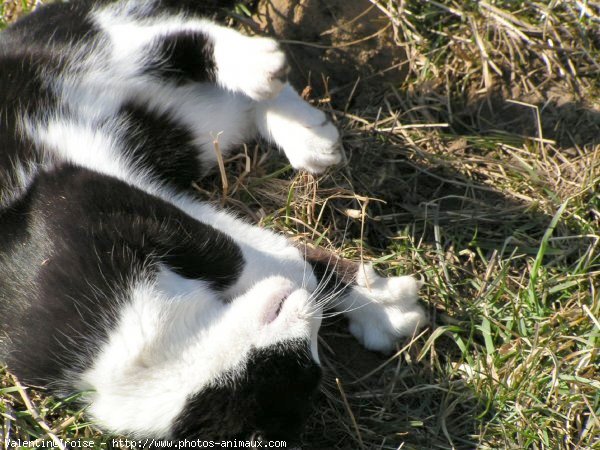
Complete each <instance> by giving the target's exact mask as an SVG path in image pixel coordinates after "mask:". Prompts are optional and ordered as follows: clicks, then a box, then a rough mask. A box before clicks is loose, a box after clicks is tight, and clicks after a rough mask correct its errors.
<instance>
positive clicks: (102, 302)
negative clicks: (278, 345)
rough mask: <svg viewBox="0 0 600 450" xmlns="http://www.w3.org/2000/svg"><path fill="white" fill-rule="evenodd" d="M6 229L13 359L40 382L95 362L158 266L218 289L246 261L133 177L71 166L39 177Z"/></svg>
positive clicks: (6, 314)
mask: <svg viewBox="0 0 600 450" xmlns="http://www.w3.org/2000/svg"><path fill="white" fill-rule="evenodd" d="M0 229H1V230H3V233H1V234H0V235H1V236H0V250H1V251H2V254H1V255H0V328H1V329H3V330H11V332H10V346H9V347H10V348H9V349H8V351H9V355H8V360H7V363H8V365H9V367H11V370H12V371H13V372H14V373H15V374H16V375H17V376H19V377H20V378H21V379H22V380H23V381H26V382H29V383H34V384H38V383H42V384H45V383H48V382H52V381H54V380H57V379H61V378H62V377H63V376H64V373H63V369H71V370H74V371H76V372H79V371H81V370H83V369H85V368H86V367H88V365H89V363H90V359H91V358H92V357H93V355H94V353H95V352H96V350H97V349H96V347H95V346H96V345H99V344H100V343H101V341H102V339H103V337H104V336H106V333H107V332H108V330H109V329H110V328H111V326H112V325H113V321H114V318H115V317H116V308H117V307H118V302H119V300H120V299H123V298H124V297H125V292H126V291H127V289H128V288H129V286H130V284H131V283H132V282H135V280H137V279H138V278H140V277H141V276H144V275H145V276H148V275H150V276H151V275H152V274H153V273H154V272H155V271H156V263H157V262H161V263H162V264H165V265H168V266H170V267H171V268H172V269H173V270H174V271H175V272H177V273H179V274H180V275H181V276H184V277H187V278H196V279H202V280H206V281H208V282H210V283H211V284H212V286H213V287H214V288H216V289H225V288H226V287H228V286H230V285H231V284H233V283H234V282H235V281H236V280H237V278H238V277H239V274H240V271H241V267H242V265H243V263H244V262H243V257H242V254H241V251H240V249H239V248H238V247H237V245H236V244H234V243H233V241H232V240H231V239H230V238H228V237H227V236H226V235H224V234H223V233H221V232H219V231H217V230H215V229H214V228H212V227H210V226H208V225H204V224H202V223H199V222H197V221H195V220H193V219H192V218H190V217H189V216H187V215H186V214H184V213H183V212H181V211H180V210H179V209H177V208H175V207H174V206H172V205H170V204H168V203H166V202H164V201H162V200H160V199H157V198H155V197H152V196H150V195H148V194H146V193H144V192H142V191H140V190H138V189H135V188H133V187H131V186H129V185H127V184H126V183H123V182H121V181H119V180H116V179H113V178H111V177H107V176H104V175H100V174H96V173H94V172H91V171H88V170H85V169H81V168H76V167H71V166H63V167H61V168H60V169H57V170H56V171H54V172H51V173H42V174H40V175H39V176H38V177H37V179H36V181H35V182H34V183H33V185H32V186H31V187H30V189H29V192H28V194H27V195H26V196H25V197H23V198H22V199H21V200H20V201H18V202H16V203H14V204H13V205H11V207H9V208H7V209H5V210H3V211H2V212H0ZM19 349H20V350H19Z"/></svg>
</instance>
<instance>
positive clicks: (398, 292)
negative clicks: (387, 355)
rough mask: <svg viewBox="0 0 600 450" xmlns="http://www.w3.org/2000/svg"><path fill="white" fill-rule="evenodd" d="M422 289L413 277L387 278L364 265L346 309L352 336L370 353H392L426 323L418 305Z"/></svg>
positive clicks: (349, 295) (348, 298)
mask: <svg viewBox="0 0 600 450" xmlns="http://www.w3.org/2000/svg"><path fill="white" fill-rule="evenodd" d="M421 285H422V282H420V281H418V280H416V279H414V278H413V277H410V276H401V277H391V278H383V277H380V276H379V275H377V273H376V272H375V270H374V269H373V267H372V266H371V265H361V267H360V269H359V271H358V274H357V279H356V286H354V287H353V288H352V290H351V292H350V293H349V294H348V296H347V298H346V299H345V305H344V306H345V309H347V312H346V315H347V316H348V318H349V320H350V332H351V333H352V334H353V335H354V337H356V339H358V340H359V342H361V343H362V344H363V345H364V346H365V347H366V348H368V349H370V350H377V351H381V352H390V351H392V350H393V349H394V345H395V343H396V341H397V340H398V339H399V338H401V337H406V336H412V335H413V334H415V332H416V331H417V330H418V329H419V328H420V327H422V326H423V325H424V324H425V322H426V315H425V311H424V310H423V308H422V307H421V306H420V305H419V304H418V303H417V299H418V293H419V288H420V287H421Z"/></svg>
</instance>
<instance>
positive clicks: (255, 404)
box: [172, 340, 321, 445]
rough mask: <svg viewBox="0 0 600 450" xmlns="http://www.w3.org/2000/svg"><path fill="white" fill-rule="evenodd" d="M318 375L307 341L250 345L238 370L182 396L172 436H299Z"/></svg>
mask: <svg viewBox="0 0 600 450" xmlns="http://www.w3.org/2000/svg"><path fill="white" fill-rule="evenodd" d="M320 380H321V368H320V367H319V365H318V364H317V363H316V362H314V360H313V359H312V357H311V355H310V351H309V343H308V342H306V341H301V340H297V341H291V342H285V343H281V344H278V345H276V346H273V347H269V348H264V349H256V350H254V351H253V352H252V354H251V356H250V359H249V361H248V364H247V366H246V368H245V370H243V372H241V374H238V375H236V374H224V376H223V377H222V381H221V383H219V384H218V385H214V386H211V387H208V388H206V389H204V390H202V391H201V392H198V393H197V394H195V395H194V396H193V397H192V398H190V399H188V403H187V405H186V406H185V408H184V410H183V413H182V414H181V415H180V416H179V417H178V418H177V419H176V420H175V423H174V424H173V430H172V433H173V436H174V437H175V438H176V439H197V438H202V439H214V440H218V439H225V438H238V439H249V438H250V437H252V436H260V437H261V438H262V439H264V440H276V439H281V440H286V441H287V442H288V445H291V444H292V443H294V442H296V441H298V440H299V438H300V433H301V431H302V427H303V425H304V422H305V420H306V418H307V416H308V414H309V413H310V410H311V408H312V401H313V397H314V395H315V393H316V392H317V389H318V386H319V383H320Z"/></svg>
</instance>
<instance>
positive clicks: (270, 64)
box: [214, 30, 289, 101]
mask: <svg viewBox="0 0 600 450" xmlns="http://www.w3.org/2000/svg"><path fill="white" fill-rule="evenodd" d="M223 34H224V35H226V36H225V37H226V38H220V39H217V40H215V44H214V45H215V47H214V55H215V63H216V66H217V81H218V83H219V84H220V85H221V86H223V87H224V88H225V89H228V90H230V91H234V92H242V93H244V94H246V95H247V96H248V97H250V98H252V99H253V100H256V101H262V100H266V99H270V98H274V97H276V96H277V95H278V94H279V92H281V90H282V89H283V87H284V85H285V82H286V78H287V74H288V71H289V66H288V64H287V60H286V57H285V53H284V52H283V51H282V49H281V47H280V46H279V44H278V43H277V41H275V40H273V39H270V38H265V37H249V36H244V35H242V34H240V33H237V32H235V31H233V30H226V32H223Z"/></svg>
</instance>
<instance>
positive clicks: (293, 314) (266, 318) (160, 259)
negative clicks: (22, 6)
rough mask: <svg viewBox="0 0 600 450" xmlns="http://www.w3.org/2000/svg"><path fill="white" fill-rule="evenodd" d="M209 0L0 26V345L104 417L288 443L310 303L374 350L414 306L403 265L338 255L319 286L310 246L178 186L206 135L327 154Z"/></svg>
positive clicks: (300, 161) (209, 140)
mask: <svg viewBox="0 0 600 450" xmlns="http://www.w3.org/2000/svg"><path fill="white" fill-rule="evenodd" d="M218 3H219V2H193V1H190V2H183V1H175V0H172V1H171V0H142V1H133V0H131V1H121V2H116V3H113V2H108V1H102V2H88V1H80V2H70V3H57V4H52V5H49V6H45V7H42V8H39V9H38V10H37V11H36V12H34V13H32V14H30V15H29V16H26V17H25V18H23V19H22V20H20V21H18V22H17V23H15V24H14V25H12V26H11V27H9V28H8V29H6V30H5V31H3V32H2V33H1V34H0V86H1V88H0V119H1V120H0V357H1V359H2V360H3V361H4V362H5V363H6V364H7V365H8V367H9V369H10V370H11V371H12V372H13V373H14V374H15V375H16V376H17V377H18V378H20V379H21V380H22V381H23V382H26V383H30V384H34V385H41V386H45V387H47V388H49V389H50V390H52V391H53V392H55V393H56V394H58V395H69V394H72V393H74V392H82V393H83V394H82V395H81V399H82V401H84V402H85V403H86V404H88V405H89V406H88V407H87V410H86V411H87V414H88V415H89V416H90V417H91V418H92V419H93V420H94V421H95V423H97V424H98V426H100V427H101V428H103V429H105V430H108V431H110V432H115V433H123V434H127V435H131V436H137V437H156V438H165V439H182V438H188V439H189V438H196V437H202V438H206V439H208V438H210V439H218V438H224V437H240V438H244V437H250V436H261V437H262V438H264V439H280V438H281V439H289V440H294V439H296V438H297V437H298V435H299V433H300V431H301V429H302V424H303V422H304V419H305V418H306V415H307V414H308V412H309V410H310V400H311V396H312V394H313V393H314V392H315V390H316V389H317V388H318V384H319V380H320V376H321V371H320V366H319V356H318V352H317V332H318V330H319V326H320V322H321V316H322V310H323V308H324V307H325V308H328V307H330V306H331V307H334V308H335V309H337V310H338V311H340V312H343V313H344V314H346V315H347V316H348V319H349V323H350V331H351V332H352V334H353V335H354V336H356V338H357V339H358V340H359V341H361V342H362V343H363V344H364V345H365V346H366V347H367V348H369V349H374V350H380V351H388V350H390V349H392V348H393V346H394V344H395V341H396V340H397V339H398V338H399V337H401V336H407V335H411V334H412V333H414V332H415V330H416V329H418V327H420V326H422V325H423V324H424V322H425V316H424V313H423V310H422V308H421V307H420V306H419V305H418V304H417V291H418V287H419V283H418V282H417V281H415V280H414V279H413V278H411V277H395V278H381V277H379V276H378V275H376V273H375V272H374V270H373V269H372V267H370V266H366V265H358V264H356V265H355V267H354V268H353V269H352V270H351V273H350V276H348V273H346V274H345V277H340V278H339V279H338V281H339V282H340V283H344V288H343V289H338V291H340V294H339V296H338V297H337V298H336V299H335V301H333V302H332V304H331V305H330V306H328V305H326V304H324V303H325V301H326V300H329V298H330V297H331V295H330V294H329V293H326V289H325V288H324V287H323V286H324V285H325V284H327V283H326V282H327V281H328V278H329V277H330V276H331V275H327V272H328V271H327V269H328V267H327V264H326V263H325V262H323V261H322V260H319V258H310V257H308V258H307V259H308V260H309V262H308V263H307V260H306V259H305V254H303V252H301V251H300V250H298V249H297V248H296V247H295V246H294V245H292V244H291V243H290V242H288V240H286V239H285V238H284V237H283V236H280V235H278V234H275V233H273V232H271V231H268V230H265V229H262V228H259V227H257V226H254V225H251V224H248V223H247V222H245V221H243V220H241V219H239V218H237V217H236V216H235V215H233V214H231V213H229V212H226V211H224V210H222V209H219V208H216V207H215V206H213V205H211V204H208V203H204V202H201V201H199V200H198V199H197V198H196V197H195V196H194V195H193V192H191V190H190V186H191V183H192V182H193V181H196V180H198V179H200V178H201V177H202V176H203V175H204V174H205V173H206V172H208V171H210V170H211V169H212V168H213V167H214V166H215V164H216V153H215V150H214V141H215V140H218V143H219V147H220V150H221V152H222V153H223V154H224V156H227V154H228V152H230V151H231V150H232V149H233V148H234V147H235V146H237V145H239V144H241V143H244V142H247V141H249V140H252V139H253V138H255V137H256V136H257V135H260V136H262V137H263V138H265V139H268V140H269V141H271V142H273V143H275V144H276V145H277V146H278V147H280V148H281V149H282V150H283V152H285V154H286V156H287V158H288V159H289V160H290V162H291V163H292V165H293V166H294V167H295V168H297V169H302V170H307V171H309V172H313V173H319V172H322V171H323V170H325V169H326V168H327V167H329V166H331V165H333V164H336V163H338V162H339V161H340V159H341V149H340V145H339V142H338V140H339V135H338V131H337V130H336V128H335V127H334V126H333V124H332V123H331V122H330V121H329V120H328V119H327V117H326V116H325V114H323V113H322V112H321V111H319V110H317V109H315V108H313V107H312V106H310V105H309V104H308V103H306V102H305V101H303V100H302V99H301V98H300V96H299V95H298V94H297V93H296V92H295V91H294V89H293V88H292V87H290V85H289V84H287V83H286V82H285V81H284V79H285V75H286V73H287V64H286V59H285V56H284V53H283V52H282V51H281V49H280V47H279V45H278V44H277V43H276V42H275V41H274V40H272V39H268V38H261V37H247V36H244V35H242V34H240V33H238V32H236V31H234V30H232V29H229V28H225V27H223V26H220V25H217V24H216V23H214V22H212V21H210V20H208V19H206V18H203V17H205V16H206V14H208V13H211V12H212V11H214V10H216V7H217V6H219V5H218ZM346 266H347V265H346ZM319 277H324V278H325V279H324V280H322V283H321V285H319V280H318V278H319ZM342 291H343V293H342Z"/></svg>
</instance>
